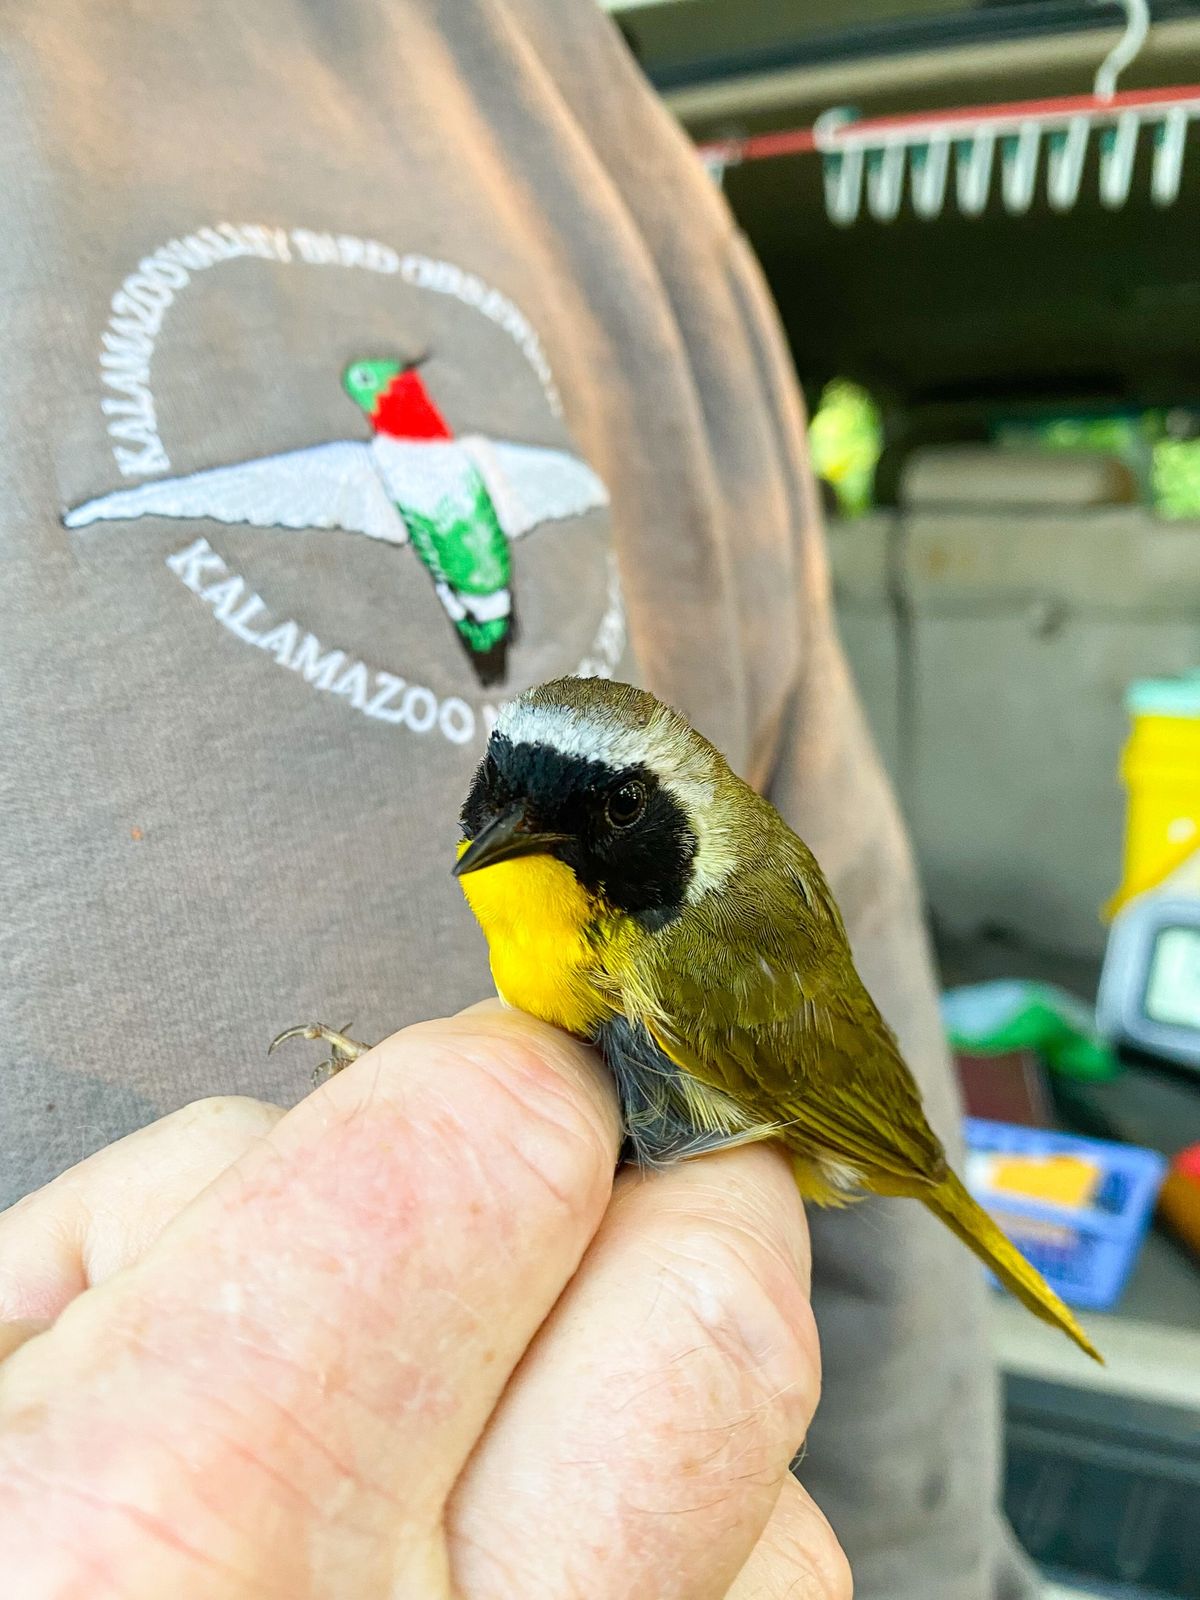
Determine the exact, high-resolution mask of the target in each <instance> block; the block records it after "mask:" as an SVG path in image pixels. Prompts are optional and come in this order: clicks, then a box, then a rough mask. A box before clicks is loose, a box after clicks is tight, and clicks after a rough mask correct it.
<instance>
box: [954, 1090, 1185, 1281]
mask: <svg viewBox="0 0 1200 1600" xmlns="http://www.w3.org/2000/svg"><path fill="white" fill-rule="evenodd" d="M966 1134H967V1146H968V1149H969V1151H970V1153H971V1155H972V1156H979V1155H1001V1154H1003V1155H1019V1156H1024V1157H1034V1158H1036V1157H1038V1156H1062V1155H1074V1156H1080V1157H1082V1158H1083V1159H1085V1160H1087V1161H1091V1162H1093V1163H1094V1164H1095V1165H1096V1166H1097V1167H1098V1168H1099V1169H1100V1171H1101V1173H1102V1177H1101V1179H1100V1181H1099V1183H1098V1184H1097V1186H1096V1189H1095V1192H1094V1193H1093V1195H1092V1197H1091V1201H1090V1203H1089V1204H1088V1205H1087V1206H1086V1207H1082V1208H1080V1207H1074V1206H1061V1205H1054V1204H1051V1203H1049V1202H1047V1201H1044V1200H1033V1199H1029V1198H1026V1197H1024V1196H1021V1195H1016V1194H1010V1193H1008V1192H1007V1191H1004V1192H997V1191H995V1190H994V1189H991V1188H989V1187H988V1186H987V1185H986V1183H984V1182H983V1181H982V1174H981V1172H980V1167H981V1166H982V1163H980V1162H978V1161H968V1164H967V1172H966V1179H967V1187H968V1188H969V1189H970V1190H971V1193H972V1194H973V1195H974V1196H975V1198H976V1200H978V1201H979V1204H980V1205H981V1206H983V1207H984V1208H985V1210H987V1211H989V1212H990V1213H991V1214H992V1216H994V1217H995V1219H996V1221H997V1222H999V1224H1000V1226H1001V1227H1002V1228H1003V1229H1004V1231H1005V1233H1007V1234H1008V1236H1009V1238H1010V1239H1012V1241H1013V1243H1014V1244H1015V1245H1016V1246H1017V1247H1018V1249H1019V1250H1020V1251H1021V1253H1022V1255H1024V1256H1026V1257H1027V1258H1028V1259H1029V1260H1030V1261H1031V1262H1032V1263H1033V1265H1034V1266H1035V1267H1036V1268H1037V1269H1038V1271H1039V1272H1040V1273H1041V1274H1042V1276H1043V1277H1044V1278H1045V1279H1046V1281H1047V1283H1049V1284H1050V1286H1051V1287H1052V1288H1053V1289H1055V1290H1056V1291H1057V1292H1058V1294H1060V1295H1061V1296H1062V1298H1063V1299H1064V1300H1065V1301H1066V1302H1067V1304H1068V1305H1071V1306H1080V1307H1082V1308H1084V1309H1092V1310H1097V1311H1102V1310H1105V1309H1106V1308H1107V1307H1109V1306H1112V1305H1115V1304H1116V1302H1117V1300H1118V1298H1119V1297H1120V1294H1121V1290H1122V1289H1123V1288H1124V1287H1125V1280H1126V1278H1127V1277H1128V1276H1129V1269H1130V1268H1131V1267H1132V1266H1133V1263H1134V1261H1135V1259H1136V1258H1137V1253H1138V1250H1139V1248H1140V1246H1141V1242H1142V1238H1143V1236H1144V1235H1145V1232H1146V1229H1147V1227H1148V1226H1149V1223H1150V1214H1151V1212H1152V1211H1153V1209H1154V1201H1155V1197H1156V1196H1157V1194H1158V1188H1159V1185H1160V1184H1161V1182H1162V1179H1163V1174H1164V1172H1165V1171H1166V1166H1167V1163H1166V1160H1165V1159H1164V1158H1163V1157H1162V1156H1161V1155H1159V1154H1158V1152H1157V1151H1155V1150H1142V1149H1139V1148H1138V1147H1137V1146H1136V1145H1130V1144H1110V1143H1108V1142H1107V1141H1106V1140H1102V1139H1080V1138H1076V1137H1075V1136H1074V1135H1073V1134H1066V1133H1051V1132H1049V1131H1048V1130H1046V1129H1044V1128H1025V1127H1019V1126H1017V1125H1016V1124H1014V1123H1010V1122H989V1121H986V1120H985V1119H984V1118H982V1117H968V1118H967V1120H966Z"/></svg>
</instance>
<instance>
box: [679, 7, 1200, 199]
mask: <svg viewBox="0 0 1200 1600" xmlns="http://www.w3.org/2000/svg"><path fill="white" fill-rule="evenodd" d="M1121 3H1122V5H1123V6H1124V9H1125V13H1126V26H1125V30H1124V32H1123V33H1122V35H1121V38H1120V39H1119V40H1118V41H1117V43H1116V45H1115V46H1114V47H1113V49H1112V50H1110V52H1109V53H1108V55H1107V56H1106V57H1105V59H1104V61H1103V62H1102V63H1101V65H1100V68H1099V70H1098V71H1097V73H1096V78H1095V83H1094V85H1093V88H1092V93H1091V94H1085V95H1070V96H1062V97H1059V98H1057V99H1049V100H1023V101H1012V102H1008V103H1005V104H1002V105H991V106H966V107H962V108H960V109H957V110H952V111H931V112H918V113H906V114H904V115H901V116H887V117H867V118H860V117H858V116H856V114H855V113H854V112H853V111H851V110H848V109H846V108H844V107H838V108H835V109H834V110H831V111H827V112H825V113H824V115H823V116H820V117H818V118H817V121H816V122H815V123H814V125H813V126H812V127H811V128H794V129H788V130H785V131H782V132H779V133H767V134H756V135H751V136H750V137H747V138H745V139H730V140H725V141H722V142H719V143H716V144H709V145H705V146H702V147H701V152H700V153H701V155H702V157H703V159H704V161H705V164H706V165H707V167H708V169H709V171H710V173H711V174H712V175H713V177H714V179H715V180H716V181H717V182H718V183H720V182H721V181H722V180H723V178H724V173H725V170H726V168H728V167H730V166H735V165H737V164H738V163H740V162H742V161H756V160H763V159H766V158H769V157H773V156H782V155H801V154H806V153H814V154H817V155H819V156H820V157H821V160H822V164H823V169H824V180H825V207H826V210H827V212H828V214H829V217H830V219H831V220H832V221H833V222H836V223H838V224H840V225H841V226H843V227H848V226H849V225H850V224H851V223H853V222H855V221H856V220H857V219H858V217H859V216H860V215H861V214H862V211H863V207H864V203H865V207H866V211H867V212H868V213H869V215H871V216H872V217H874V218H875V220H876V221H877V222H891V221H892V220H893V219H894V218H895V217H897V216H898V215H899V213H900V208H901V205H902V204H903V200H904V194H905V190H906V188H907V192H908V195H909V199H910V202H911V204H912V209H913V211H914V212H915V214H916V215H917V216H918V217H922V218H924V219H926V220H932V219H933V218H935V217H938V216H940V215H941V213H942V211H943V209H944V208H945V205H946V201H947V198H948V196H951V195H952V196H953V203H954V204H955V205H956V206H957V208H958V210H959V211H961V212H962V213H963V214H964V215H966V216H968V217H977V216H979V215H980V214H981V213H982V212H983V211H984V210H985V208H986V207H987V204H988V200H989V197H990V195H991V193H992V189H993V182H994V179H995V177H996V174H997V172H998V173H999V192H1000V198H1001V201H1002V203H1003V205H1004V207H1005V209H1006V210H1007V211H1008V212H1009V213H1010V214H1011V215H1013V216H1021V215H1023V214H1024V213H1025V212H1027V211H1028V210H1029V208H1030V207H1031V206H1032V204H1033V202H1034V199H1035V197H1036V194H1037V186H1038V177H1039V174H1040V173H1044V181H1045V192H1046V199H1047V202H1048V204H1049V205H1050V206H1051V207H1052V208H1053V209H1054V210H1055V211H1069V210H1070V209H1071V208H1072V206H1074V205H1075V203H1076V201H1077V200H1078V198H1079V193H1080V188H1081V186H1082V182H1083V174H1084V167H1085V162H1086V159H1087V154H1088V148H1089V145H1090V142H1091V138H1092V134H1093V133H1096V134H1097V135H1098V138H1099V161H1098V184H1099V197H1100V201H1101V203H1102V204H1103V205H1105V206H1107V207H1109V208H1110V209H1112V210H1117V209H1119V208H1120V207H1121V206H1123V205H1124V204H1125V203H1126V201H1127V200H1128V198H1129V194H1130V190H1131V188H1132V184H1133V174H1134V162H1135V159H1136V156H1137V153H1138V148H1139V145H1140V142H1141V138H1142V130H1143V129H1148V130H1149V131H1150V133H1151V137H1152V141H1153V144H1152V148H1153V155H1152V158H1151V167H1150V194H1151V198H1152V199H1153V200H1154V202H1155V203H1156V204H1157V205H1160V206H1169V205H1171V204H1173V202H1174V201H1175V200H1176V199H1177V198H1178V195H1179V188H1180V181H1181V178H1182V173H1183V160H1184V154H1185V151H1186V146H1187V133H1188V127H1189V125H1190V124H1191V123H1192V122H1196V121H1200V84H1189V85H1183V86H1178V87H1175V88H1168V89H1134V90H1128V91H1125V92H1123V93H1121V92H1118V90H1117V79H1118V77H1119V75H1120V73H1121V72H1122V71H1123V70H1124V69H1125V67H1127V66H1128V65H1129V63H1130V62H1131V61H1133V60H1134V59H1135V57H1136V56H1137V54H1138V52H1139V51H1140V50H1141V48H1142V45H1143V44H1144V43H1145V40H1146V35H1147V33H1148V31H1149V27H1150V14H1149V10H1148V8H1147V0H1121ZM1043 152H1044V154H1043Z"/></svg>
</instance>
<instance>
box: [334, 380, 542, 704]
mask: <svg viewBox="0 0 1200 1600" xmlns="http://www.w3.org/2000/svg"><path fill="white" fill-rule="evenodd" d="M342 381H343V384H344V387H345V389H346V392H347V394H348V395H349V396H350V398H351V399H352V400H353V401H354V402H355V404H356V405H358V406H361V408H362V410H363V411H364V412H365V413H366V415H367V417H368V419H369V420H370V423H371V426H372V428H373V429H374V431H375V448H376V449H377V450H378V451H379V453H380V458H381V460H382V461H383V462H385V463H386V464H387V466H388V468H389V469H390V470H389V473H388V476H389V478H390V479H392V480H395V479H397V478H400V477H403V478H404V479H405V481H407V482H410V483H411V484H412V493H411V494H410V495H409V496H407V497H406V498H405V499H404V500H397V501H396V502H395V505H396V509H397V511H398V512H399V513H400V516H401V518H402V519H403V521H404V525H405V527H406V528H407V529H408V533H409V539H410V542H411V544H412V547H413V549H414V550H415V552H416V554H417V558H418V560H420V562H421V564H422V565H423V566H424V567H425V568H426V569H427V571H428V572H429V574H430V576H431V577H432V579H433V582H434V589H435V591H436V593H437V596H438V599H439V600H440V601H441V603H442V606H443V609H444V610H445V611H446V614H447V615H448V616H449V618H450V620H451V622H452V623H453V625H454V628H455V630H456V632H457V633H458V636H459V638H460V640H461V641H462V644H463V646H464V648H465V649H466V652H467V655H468V657H469V659H470V660H471V662H472V665H473V666H474V668H475V671H476V673H477V674H478V676H479V678H480V681H481V682H483V683H491V682H494V681H496V680H497V679H498V678H500V677H502V676H503V673H504V666H505V659H506V656H507V651H508V646H509V644H510V643H511V641H512V637H513V632H514V619H513V611H512V590H511V583H512V557H511V554H510V552H509V544H508V540H507V538H506V537H505V534H504V529H503V528H502V527H501V526H500V519H499V517H498V516H497V514H496V507H495V505H494V504H493V501H492V497H491V495H490V493H489V492H488V488H487V485H486V484H485V483H484V481H483V478H482V476H481V474H480V472H479V469H478V468H477V467H476V466H475V464H474V462H473V461H472V459H471V456H470V454H469V453H468V451H467V450H466V449H465V448H464V447H463V445H461V444H460V443H459V442H458V441H456V440H455V438H454V435H453V433H452V432H451V430H450V428H449V426H448V425H447V423H446V421H445V419H444V417H443V416H442V415H441V413H440V412H439V411H438V409H437V407H436V406H435V405H434V403H433V401H432V399H431V398H430V395H429V392H428V390H427V389H426V387H425V384H424V383H423V382H422V379H421V377H420V374H419V373H418V371H417V369H416V366H415V365H410V366H405V365H403V364H402V363H400V362H398V361H381V360H375V361H355V362H353V363H352V364H351V365H350V366H349V367H347V369H346V372H345V374H344V376H343V380H342Z"/></svg>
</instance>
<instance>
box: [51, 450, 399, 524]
mask: <svg viewBox="0 0 1200 1600" xmlns="http://www.w3.org/2000/svg"><path fill="white" fill-rule="evenodd" d="M136 517H209V518H211V519H212V520H213V521H214V522H241V523H248V524H249V525H250V526H251V527H255V528H340V529H344V530H345V531H346V532H347V533H365V534H366V535H367V537H368V538H370V539H383V540H385V541H386V542H387V543H388V544H406V543H407V542H408V529H407V528H406V527H405V525H404V520H403V518H402V517H401V516H400V514H399V512H398V511H397V509H396V507H395V505H394V504H393V503H392V500H391V498H390V496H389V494H388V491H387V488H386V486H385V485H384V483H383V480H382V479H381V477H380V475H379V472H378V470H377V468H376V466H375V461H374V457H373V455H372V452H371V446H370V445H369V444H367V443H359V442H357V441H355V440H339V441H337V442H336V443H334V444H318V445H313V446H312V447H311V448H309V449H307V450H289V451H286V452H285V453H284V454H282V455H277V456H261V457H259V458H258V459H257V460H253V461H239V462H237V463H235V464H234V465H233V466H229V467H212V468H210V469H209V470H208V471H205V472H192V473H189V474H188V475H187V476H186V477H182V478H159V479H157V480H156V481H155V482H153V483H142V484H138V486H137V487H136V488H134V489H117V490H115V491H114V492H113V493H112V494H106V495H101V496H100V498H99V499H97V500H88V501H87V502H86V503H85V504H83V505H81V506H76V507H75V509H74V510H73V511H68V512H67V514H66V516H65V517H64V518H63V521H64V522H65V523H66V525H67V527H68V528H83V527H86V526H87V525H88V524H89V523H92V522H101V521H107V522H112V521H125V520H126V519H131V518H136Z"/></svg>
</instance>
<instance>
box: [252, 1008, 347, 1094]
mask: <svg viewBox="0 0 1200 1600" xmlns="http://www.w3.org/2000/svg"><path fill="white" fill-rule="evenodd" d="M289 1039H320V1040H322V1041H323V1042H324V1043H325V1044H327V1045H328V1046H329V1051H330V1054H329V1059H328V1060H327V1061H320V1062H318V1063H317V1065H316V1066H315V1067H314V1068H313V1083H314V1084H319V1083H324V1081H325V1079H326V1078H332V1077H333V1075H334V1073H335V1072H341V1070H342V1068H343V1067H348V1066H349V1065H350V1063H351V1062H352V1061H357V1060H358V1058H359V1056H361V1055H364V1054H365V1053H366V1052H367V1051H368V1050H369V1049H370V1048H371V1047H370V1045H367V1044H360V1043H359V1042H358V1040H357V1039H351V1038H350V1037H349V1036H348V1035H347V1034H346V1032H345V1030H344V1029H343V1030H339V1029H337V1028H327V1027H326V1026H325V1024H324V1023H323V1022H308V1023H301V1024H300V1025H299V1026H298V1027H295V1028H285V1029H284V1030H283V1032H282V1033H277V1034H276V1035H275V1037H274V1038H273V1039H272V1040H271V1042H270V1044H269V1045H268V1046H267V1054H268V1055H273V1054H274V1052H275V1051H276V1050H277V1049H278V1048H279V1046H280V1045H281V1044H286V1043H287V1042H288V1040H289Z"/></svg>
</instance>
